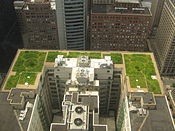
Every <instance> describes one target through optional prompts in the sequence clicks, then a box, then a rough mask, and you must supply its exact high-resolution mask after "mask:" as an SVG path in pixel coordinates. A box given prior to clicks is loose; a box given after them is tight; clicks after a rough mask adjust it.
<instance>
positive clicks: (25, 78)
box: [18, 73, 37, 85]
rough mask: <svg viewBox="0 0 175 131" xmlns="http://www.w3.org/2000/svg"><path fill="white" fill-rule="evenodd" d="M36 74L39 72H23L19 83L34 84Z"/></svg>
mask: <svg viewBox="0 0 175 131" xmlns="http://www.w3.org/2000/svg"><path fill="white" fill-rule="evenodd" d="M36 76H37V73H21V74H20V77H19V81H18V84H25V83H26V82H27V83H28V84H29V85H33V84H34V83H35V79H36Z"/></svg>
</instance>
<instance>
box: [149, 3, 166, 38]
mask: <svg viewBox="0 0 175 131" xmlns="http://www.w3.org/2000/svg"><path fill="white" fill-rule="evenodd" d="M164 1H165V0H153V1H152V5H151V13H152V18H151V28H152V34H151V35H155V33H156V30H157V28H158V25H159V21H160V17H161V14H162V9H163V4H164Z"/></svg>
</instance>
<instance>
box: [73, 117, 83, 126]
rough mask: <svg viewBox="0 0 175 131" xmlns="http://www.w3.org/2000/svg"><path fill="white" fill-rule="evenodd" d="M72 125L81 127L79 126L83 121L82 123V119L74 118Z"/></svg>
mask: <svg viewBox="0 0 175 131" xmlns="http://www.w3.org/2000/svg"><path fill="white" fill-rule="evenodd" d="M74 124H75V125H76V126H81V125H82V124H83V121H82V119H80V118H76V119H75V120H74Z"/></svg>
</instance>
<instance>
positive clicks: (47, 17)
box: [14, 0, 59, 49]
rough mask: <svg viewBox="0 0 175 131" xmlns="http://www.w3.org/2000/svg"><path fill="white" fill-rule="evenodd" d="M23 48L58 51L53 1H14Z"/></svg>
mask: <svg viewBox="0 0 175 131" xmlns="http://www.w3.org/2000/svg"><path fill="white" fill-rule="evenodd" d="M14 7H15V11H16V14H17V19H18V24H19V27H20V31H21V35H22V39H23V44H24V48H26V49H59V41H58V40H59V39H58V31H57V23H56V5H55V1H49V0H47V1H45V0H24V1H14Z"/></svg>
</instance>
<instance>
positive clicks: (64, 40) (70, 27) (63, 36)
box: [56, 0, 88, 50]
mask: <svg viewBox="0 0 175 131" xmlns="http://www.w3.org/2000/svg"><path fill="white" fill-rule="evenodd" d="M87 6H88V1H86V0H57V1H56V15H57V26H58V29H59V30H58V35H59V43H60V49H69V50H71V49H72V50H85V43H86V28H87V22H86V19H87V18H86V17H87V9H88V8H87Z"/></svg>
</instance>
